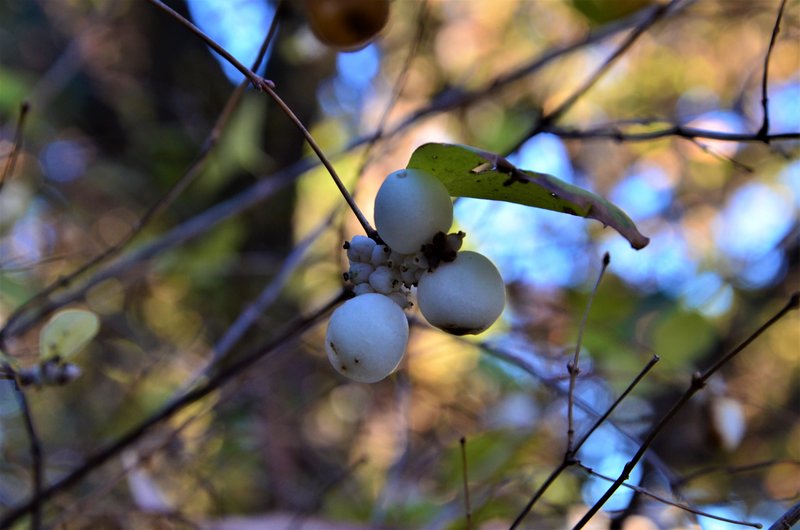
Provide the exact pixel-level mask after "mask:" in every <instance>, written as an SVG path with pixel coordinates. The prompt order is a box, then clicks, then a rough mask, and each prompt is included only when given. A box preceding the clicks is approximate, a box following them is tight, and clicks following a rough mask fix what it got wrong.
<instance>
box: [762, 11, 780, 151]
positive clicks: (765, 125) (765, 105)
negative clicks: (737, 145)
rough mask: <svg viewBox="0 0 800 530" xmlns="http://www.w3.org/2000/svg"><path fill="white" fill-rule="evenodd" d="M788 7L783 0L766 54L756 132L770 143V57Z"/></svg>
mask: <svg viewBox="0 0 800 530" xmlns="http://www.w3.org/2000/svg"><path fill="white" fill-rule="evenodd" d="M784 7H786V0H781V5H780V7H778V15H777V16H776V17H775V25H774V26H773V27H772V36H770V39H769V46H767V53H766V55H765V56H764V73H763V75H762V77H761V108H762V112H763V118H762V120H763V121H762V122H761V128H760V129H759V130H758V133H756V134H757V135H758V136H759V137H760V138H763V139H764V141H765V142H767V143H769V136H768V133H769V96H768V94H767V93H768V86H767V84H768V82H769V58H770V56H771V55H772V49H773V48H774V47H775V41H776V40H777V39H778V32H779V31H780V28H781V18H783V8H784Z"/></svg>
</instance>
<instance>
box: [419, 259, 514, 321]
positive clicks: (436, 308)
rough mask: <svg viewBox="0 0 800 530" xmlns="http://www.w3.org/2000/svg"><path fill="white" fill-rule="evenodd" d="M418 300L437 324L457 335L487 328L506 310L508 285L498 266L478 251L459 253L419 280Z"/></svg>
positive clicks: (429, 317) (423, 311) (426, 313)
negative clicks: (452, 259)
mask: <svg viewBox="0 0 800 530" xmlns="http://www.w3.org/2000/svg"><path fill="white" fill-rule="evenodd" d="M417 302H418V304H419V309H420V311H421V312H422V315H423V316H424V317H425V318H426V319H427V320H428V322H430V323H431V324H432V325H433V326H436V327H437V328H440V329H442V330H444V331H447V332H448V333H452V334H453V335H467V334H473V335H476V334H478V333H481V332H482V331H485V330H486V329H487V328H488V327H489V326H491V325H492V324H493V323H494V321H495V320H497V318H498V317H499V316H500V313H502V312H503V307H504V306H505V302H506V292H505V285H504V283H503V278H502V277H501V276H500V273H499V272H498V270H497V267H495V266H494V264H493V263H492V262H491V261H489V259H488V258H487V257H485V256H483V255H482V254H478V253H477V252H471V251H465V252H459V253H458V255H457V257H456V259H455V261H452V262H449V263H442V264H441V265H439V267H438V268H437V269H436V270H435V271H433V272H426V273H424V274H423V275H422V277H421V278H420V279H419V285H418V287H417Z"/></svg>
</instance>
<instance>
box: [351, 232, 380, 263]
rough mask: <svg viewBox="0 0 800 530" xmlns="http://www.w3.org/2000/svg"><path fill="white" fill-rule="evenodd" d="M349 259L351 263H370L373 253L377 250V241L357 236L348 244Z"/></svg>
mask: <svg viewBox="0 0 800 530" xmlns="http://www.w3.org/2000/svg"><path fill="white" fill-rule="evenodd" d="M346 248H347V257H348V258H349V259H350V261H360V262H362V263H369V261H370V258H371V257H372V251H373V250H374V248H375V241H373V240H372V239H370V238H368V237H367V236H355V237H353V239H352V240H350V241H348V242H347V244H346Z"/></svg>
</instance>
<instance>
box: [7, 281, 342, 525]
mask: <svg viewBox="0 0 800 530" xmlns="http://www.w3.org/2000/svg"><path fill="white" fill-rule="evenodd" d="M345 297H346V293H341V294H339V295H338V296H336V297H335V298H333V299H332V300H330V301H329V302H328V303H327V304H325V305H323V306H322V307H320V308H319V309H317V310H315V311H314V312H313V313H311V314H310V315H309V316H307V317H304V318H302V319H299V320H297V321H295V322H294V323H293V324H292V325H290V326H288V327H286V329H285V330H284V331H283V332H282V333H281V334H280V335H278V336H277V337H275V338H274V339H272V340H271V341H269V342H268V343H267V344H266V345H263V346H259V347H257V348H255V349H253V350H251V351H250V352H249V353H247V354H244V355H242V357H240V358H239V359H237V360H236V361H234V362H232V363H231V364H229V365H226V366H224V367H221V368H220V370H219V371H218V372H217V373H215V374H214V375H213V376H211V377H210V378H208V379H207V380H205V381H204V382H203V383H202V384H200V385H199V386H196V387H195V388H194V389H192V390H190V391H188V392H186V393H184V394H181V395H179V396H177V397H175V398H174V399H172V400H171V401H170V402H169V403H168V404H166V405H165V406H164V407H162V408H161V409H160V410H159V411H157V412H155V413H154V414H152V415H151V416H149V417H147V418H145V419H144V420H143V421H141V422H140V423H138V424H137V425H136V426H134V427H133V428H131V429H129V430H128V431H127V432H126V433H125V434H124V435H122V436H121V437H119V438H118V439H117V440H115V441H114V442H112V443H110V444H109V445H107V446H105V447H104V448H102V449H100V450H98V451H96V452H95V453H92V454H91V455H89V456H88V457H87V458H86V461H85V462H84V463H83V465H81V466H80V467H78V468H77V469H75V470H73V471H72V472H70V473H68V474H67V475H66V476H64V477H63V478H61V479H60V480H58V481H57V482H55V483H54V484H52V485H51V486H48V487H46V488H44V489H42V491H41V492H40V493H39V495H38V496H36V497H33V498H31V499H29V500H28V501H26V502H23V503H22V504H20V505H18V506H16V507H14V508H12V509H10V510H9V511H7V512H6V513H5V514H4V515H3V517H2V518H0V529H2V528H9V527H10V526H11V525H12V524H14V523H15V522H16V521H18V520H19V519H20V518H22V517H23V516H25V515H26V514H28V513H30V512H31V511H33V510H34V508H35V507H36V506H37V505H38V504H40V503H43V502H46V501H48V500H49V499H51V498H52V497H54V496H55V495H56V494H58V493H61V492H63V491H65V490H67V489H69V488H71V487H73V486H75V485H76V484H77V483H78V482H80V481H81V480H82V479H83V478H84V477H85V476H86V475H88V474H89V473H91V472H92V471H93V470H95V469H97V468H99V467H100V466H102V465H104V464H105V463H106V462H108V461H109V460H110V459H112V458H114V457H115V456H116V455H118V454H120V452H121V451H122V450H124V449H126V448H128V447H129V446H131V445H133V444H134V443H135V442H137V441H138V440H139V439H140V438H142V437H143V436H144V435H145V434H147V433H148V432H149V431H150V429H151V428H153V427H154V426H156V425H158V424H159V423H161V422H163V421H165V420H167V419H169V418H171V417H173V416H174V415H175V414H177V413H178V412H180V411H182V410H183V409H185V408H186V407H188V406H189V405H191V404H192V403H195V402H197V401H199V400H201V399H203V398H204V397H205V396H207V395H208V394H210V393H211V392H213V391H214V390H216V389H218V388H219V387H221V386H222V385H223V384H225V383H227V382H228V381H230V380H231V379H233V378H234V377H235V376H237V375H239V374H240V373H242V372H243V371H244V370H246V369H247V368H249V367H250V366H252V365H253V364H254V363H255V362H256V361H259V360H260V359H262V358H264V357H266V356H268V355H270V354H272V353H274V352H275V351H277V350H278V349H280V348H281V347H283V346H285V345H286V344H288V343H289V342H291V341H293V340H295V339H296V338H297V337H298V336H299V335H300V334H301V333H303V332H304V331H306V330H308V329H309V328H311V327H312V326H313V325H314V324H316V323H317V322H318V321H319V320H320V319H321V318H322V317H323V316H324V315H325V314H327V313H328V312H329V311H330V310H331V309H333V307H335V306H336V305H337V304H339V303H340V302H341V301H342V300H343V299H344V298H345Z"/></svg>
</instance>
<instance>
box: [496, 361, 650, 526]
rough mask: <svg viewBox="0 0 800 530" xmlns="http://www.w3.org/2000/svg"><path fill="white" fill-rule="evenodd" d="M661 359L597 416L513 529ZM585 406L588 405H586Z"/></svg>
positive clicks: (543, 484) (635, 378) (641, 371)
mask: <svg viewBox="0 0 800 530" xmlns="http://www.w3.org/2000/svg"><path fill="white" fill-rule="evenodd" d="M659 360H660V359H659V357H658V356H653V357H652V358H651V359H650V361H648V363H647V364H646V365H645V366H644V368H642V369H641V370H640V371H639V373H638V374H637V375H636V377H634V378H633V380H632V381H631V382H630V383H629V384H628V387H627V388H626V389H625V390H624V391H623V392H622V394H620V396H619V397H618V398H617V399H616V401H614V403H612V404H611V406H610V407H608V410H606V411H605V412H604V413H603V414H602V415H599V416H598V417H597V419H596V420H595V422H594V423H593V424H592V427H591V428H590V429H589V430H588V431H587V432H586V434H584V435H583V437H581V439H580V440H579V441H578V443H577V444H575V448H574V449H573V450H572V452H571V453H567V454H565V455H564V459H563V460H562V461H561V464H560V465H559V466H558V467H557V468H555V469H554V470H553V471H552V472H551V473H550V475H549V476H548V477H547V479H545V481H544V482H543V483H542V485H541V486H539V489H537V490H536V491H535V492H534V494H533V496H531V498H530V500H529V501H528V503H527V504H526V505H525V507H524V508H523V509H522V511H521V512H520V513H519V515H517V518H516V519H515V520H514V522H513V523H512V525H511V530H513V529H514V528H516V527H517V526H518V525H519V524H520V523H522V521H523V520H524V519H525V517H526V516H527V515H528V514H529V513H530V511H531V510H532V509H533V506H534V505H535V504H536V502H537V501H538V500H539V498H541V496H542V495H544V493H545V492H546V491H547V490H548V488H550V486H551V485H552V484H553V482H555V480H556V479H557V478H558V477H559V476H560V475H561V473H563V472H564V471H566V469H567V468H569V467H570V466H572V465H574V464H576V463H577V462H578V461H577V460H576V459H575V454H576V453H577V452H578V450H580V448H581V447H582V446H583V444H584V443H586V440H588V439H589V436H591V434H592V433H593V432H594V431H596V430H597V428H598V427H600V426H601V425H603V424H604V423H605V422H606V421H607V420H608V418H609V417H610V416H611V414H612V413H613V412H614V410H616V408H617V407H618V406H619V404H620V403H622V400H624V399H625V398H626V397H627V396H628V394H630V393H631V391H632V390H633V389H634V388H635V387H636V385H638V384H639V382H640V381H641V380H642V379H643V378H644V376H645V375H647V373H648V372H650V370H651V369H652V368H653V366H655V365H656V363H657V362H658V361H659ZM584 408H586V407H585V406H584ZM612 425H613V423H612Z"/></svg>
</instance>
